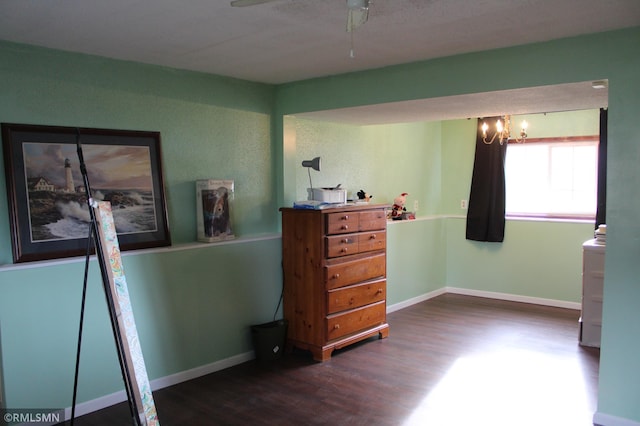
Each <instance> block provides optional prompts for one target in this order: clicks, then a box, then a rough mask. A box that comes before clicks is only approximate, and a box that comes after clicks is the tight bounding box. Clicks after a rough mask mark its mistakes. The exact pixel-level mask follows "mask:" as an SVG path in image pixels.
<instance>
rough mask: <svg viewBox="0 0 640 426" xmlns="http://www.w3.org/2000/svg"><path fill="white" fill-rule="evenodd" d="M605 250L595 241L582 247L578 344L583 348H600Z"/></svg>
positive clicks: (588, 242) (589, 241)
mask: <svg viewBox="0 0 640 426" xmlns="http://www.w3.org/2000/svg"><path fill="white" fill-rule="evenodd" d="M605 248H606V246H605V245H604V244H602V243H599V242H597V241H596V240H595V239H593V240H588V241H585V243H584V244H583V245H582V313H581V316H580V344H581V345H583V346H592V347H597V348H599V347H600V334H601V331H602V298H603V287H604V254H605Z"/></svg>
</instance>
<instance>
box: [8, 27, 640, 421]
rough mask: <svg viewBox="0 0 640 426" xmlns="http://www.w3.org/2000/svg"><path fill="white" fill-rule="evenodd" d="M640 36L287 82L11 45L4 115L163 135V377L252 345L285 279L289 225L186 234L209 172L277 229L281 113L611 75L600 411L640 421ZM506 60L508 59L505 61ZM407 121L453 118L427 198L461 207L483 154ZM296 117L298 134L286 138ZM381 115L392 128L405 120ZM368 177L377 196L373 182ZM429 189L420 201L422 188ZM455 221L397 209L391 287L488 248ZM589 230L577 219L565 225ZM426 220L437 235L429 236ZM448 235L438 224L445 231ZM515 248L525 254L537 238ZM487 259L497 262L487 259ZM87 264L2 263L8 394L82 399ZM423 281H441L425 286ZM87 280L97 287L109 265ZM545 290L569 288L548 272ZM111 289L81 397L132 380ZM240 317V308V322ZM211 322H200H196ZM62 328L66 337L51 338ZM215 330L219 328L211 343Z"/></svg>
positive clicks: (136, 284)
mask: <svg viewBox="0 0 640 426" xmlns="http://www.w3.org/2000/svg"><path fill="white" fill-rule="evenodd" d="M639 41H640V28H634V29H629V30H624V31H616V32H610V33H603V34H594V35H587V36H582V37H576V38H570V39H563V40H557V41H551V42H547V43H538V44H533V45H528V46H522V47H517V48H508V49H498V50H493V51H487V52H479V53H473V54H467V55H459V56H455V57H449V58H441V59H436V60H431V61H426V62H419V63H413V64H408V65H402V66H395V67H388V68H384V69H379V70H372V71H367V72H362V73H353V74H346V75H342V76H333V77H328V78H322V79H313V80H307V81H302V82H297V83H292V84H287V85H282V86H278V87H271V86H265V85H259V84H253V83H247V82H242V81H238V80H232V79H226V78H221V77H216V76H208V75H205V74H198V73H189V72H183V71H176V70H170V69H165V68H160V67H151V66H147V65H141V64H134V63H127V62H118V61H111V60H107V59H101V58H95V57H89V56H83V55H72V54H67V53H62V52H56V51H50V50H46V49H36V48H30V47H25V46H20V45H15V44H10V43H1V44H0V64H2V65H0V121H2V122H24V123H35V124H59V125H65V126H68V125H74V126H75V125H77V126H85V127H103V128H118V129H139V130H157V131H160V132H161V133H162V137H163V139H162V146H163V156H164V157H163V165H164V168H165V180H166V184H167V200H168V205H169V221H170V225H171V229H172V236H173V237H174V243H177V244H178V245H181V244H183V245H184V250H179V251H166V252H165V251H162V250H160V251H155V252H151V253H137V254H131V255H128V256H126V257H125V269H126V271H127V276H128V281H129V286H130V291H131V293H132V299H133V303H134V310H135V311H136V319H137V322H138V327H139V331H140V338H141V341H142V345H143V351H144V352H145V358H146V360H147V364H148V367H149V372H150V376H151V378H152V379H153V378H156V377H163V376H165V375H167V374H171V373H172V372H178V371H184V370H185V369H188V368H191V367H193V366H198V365H204V364H207V363H209V362H215V361H217V360H219V359H222V358H225V357H228V356H230V355H231V354H239V353H243V352H245V351H247V350H249V347H250V345H249V335H248V325H249V324H251V323H253V322H256V321H266V320H268V319H270V317H271V315H272V310H273V309H274V307H275V304H276V302H277V298H278V295H279V289H280V283H281V272H280V268H279V257H280V254H279V252H280V250H279V246H280V243H279V239H277V238H273V239H266V240H260V241H251V240H247V241H246V242H244V243H237V244H227V245H219V246H205V247H200V246H198V247H199V248H192V247H191V246H188V245H187V244H188V243H189V242H191V241H193V239H194V234H195V219H194V216H195V215H194V209H195V206H194V202H193V196H192V194H193V180H195V179H198V178H203V177H227V178H230V177H231V178H234V179H235V180H236V188H237V189H236V209H235V214H236V215H238V217H236V219H237V220H236V222H237V225H236V229H237V230H238V233H239V235H240V236H252V235H260V234H269V233H271V232H274V231H276V230H277V229H278V221H279V217H278V213H277V207H278V206H280V205H283V204H288V202H286V203H285V201H292V200H294V199H296V198H297V197H298V195H297V191H298V189H297V185H298V183H297V180H298V178H297V173H298V170H297V169H296V168H299V167H300V166H299V160H300V159H299V158H297V150H296V145H297V141H296V140H295V135H296V133H297V131H296V129H295V122H294V123H289V122H288V120H287V118H286V117H285V116H287V115H289V114H296V113H299V112H308V111H316V110H323V109H333V108H339V107H342V106H346V107H348V106H354V105H365V104H372V103H381V102H391V101H398V100H407V99H419V98H427V97H436V96H447V95H456V94H465V93H477V92H484V91H492V90H502V89H512V88H519V87H530V86H537V85H547V84H558V83H568V82H575V81H585V80H595V79H603V78H608V79H609V82H610V88H609V106H610V108H609V120H610V121H609V124H610V127H609V142H610V149H609V166H610V167H609V176H608V178H609V193H608V201H609V205H608V212H607V213H608V226H609V236H608V247H607V260H606V268H607V273H606V277H605V306H604V327H603V347H602V356H601V368H600V396H599V411H600V412H602V413H604V414H609V415H613V416H619V417H622V418H627V419H632V420H635V421H640V407H639V406H637V404H636V402H637V398H638V395H640V390H639V388H638V383H640V367H639V366H638V364H637V362H636V358H637V356H636V355H637V353H638V352H640V339H638V338H637V333H638V331H637V330H640V313H639V311H638V309H637V303H638V300H640V285H638V277H639V276H640V263H638V262H637V259H638V258H640V225H639V224H638V222H637V218H636V216H637V211H638V210H639V208H640V198H638V197H637V188H638V187H640V168H638V167H637V165H638V162H639V160H640V143H639V142H640V141H639V138H638V136H637V130H636V127H637V126H636V121H637V117H638V116H640V100H638V98H637V96H635V93H636V92H637V87H638V86H639V85H640V58H639V57H638V55H637V46H638V45H639V43H638V42H639ZM496 63H499V64H501V66H500V67H495V66H494V64H496ZM374 130H375V129H374ZM404 130H407V131H408V132H409V133H411V134H413V133H414V132H418V133H420V132H424V134H425V135H429V137H432V136H434V135H436V134H438V133H440V138H441V144H440V146H434V147H428V148H426V149H427V151H425V153H429V154H433V153H436V152H438V151H439V152H440V155H441V162H440V163H439V164H438V162H437V161H435V160H434V161H433V162H432V163H431V162H430V164H431V165H439V166H440V167H441V173H440V176H439V179H440V180H441V186H440V188H441V191H442V193H441V195H440V196H439V197H435V196H434V197H433V199H431V198H429V197H430V194H431V193H430V192H429V189H427V188H417V189H416V191H417V193H420V194H424V197H425V199H426V200H427V201H426V203H425V204H426V206H425V207H424V210H423V209H421V212H422V211H424V213H425V214H426V213H427V212H431V211H432V210H429V209H434V210H433V212H434V213H436V214H454V215H455V214H459V213H460V209H459V200H460V197H461V194H465V192H466V193H468V186H467V187H466V188H465V186H466V185H468V184H464V183H461V182H460V180H458V178H457V176H456V173H464V171H465V170H468V164H469V158H471V160H472V158H473V157H472V155H471V157H470V156H469V155H470V154H469V151H468V150H466V148H465V147H464V146H463V145H462V140H463V139H462V136H463V135H464V134H467V133H468V132H469V129H467V128H457V125H456V124H454V123H452V124H450V123H447V122H444V123H441V124H440V127H439V128H437V126H436V127H432V125H428V126H426V127H425V128H424V129H423V130H416V129H415V128H414V127H413V125H410V126H408V127H407V129H399V130H397V131H398V132H399V133H402V132H403V131H404ZM290 131H292V132H293V134H294V139H293V143H291V142H290V141H288V140H285V143H283V142H282V141H283V138H284V136H285V135H286V134H288V132H290ZM379 131H382V133H384V132H387V131H389V132H390V135H393V134H394V133H395V131H396V130H395V129H392V130H388V129H386V128H384V129H379ZM353 132H354V134H356V133H357V132H356V131H353ZM374 133H376V134H377V133H378V132H374ZM446 134H451V135H453V134H455V135H456V136H455V139H456V140H457V142H456V143H455V144H451V145H450V144H448V143H446V142H448V141H449V140H450V139H449V138H447V137H446V136H445V135H446ZM358 137H359V138H361V140H367V139H366V138H365V137H364V136H358ZM458 137H460V138H458ZM369 138H370V139H376V138H373V136H371V135H370V136H369ZM389 140H390V139H389ZM456 153H460V154H461V155H460V157H459V158H458V157H455V158H456V160H455V161H454V162H453V163H454V164H449V163H448V162H447V159H448V158H449V157H450V156H452V155H453V154H456ZM335 158H336V159H337V158H338V157H335ZM430 160H431V159H430ZM465 164H466V165H465ZM393 166H394V167H397V165H393ZM384 169H385V170H386V169H387V168H386V165H385V167H384ZM407 170H408V171H409V174H410V175H412V176H414V174H415V173H416V171H415V170H412V169H411V168H410V167H407ZM350 173H354V172H350ZM421 173H423V171H420V172H419V175H420V176H422V174H421ZM339 177H342V176H339ZM427 177H430V178H433V179H432V180H431V182H434V179H438V177H437V176H434V175H431V174H427ZM326 178H327V179H326V181H327V182H328V183H329V184H333V183H341V182H335V180H337V179H335V178H334V177H332V176H326ZM344 178H345V180H346V179H347V178H349V180H350V181H351V180H352V181H353V182H354V183H353V184H354V185H356V183H355V182H358V183H360V182H367V181H365V180H364V179H362V180H358V179H356V178H355V175H353V174H345V175H344ZM0 179H2V182H0V184H1V185H4V183H3V182H4V173H0ZM305 179H306V177H305ZM323 179H324V177H323ZM318 182H320V181H318ZM342 183H346V182H342ZM387 183H388V181H387V180H383V181H382V183H380V188H384V189H382V190H381V191H380V194H378V196H380V197H382V196H383V195H386V194H394V193H395V192H396V191H397V190H396V188H395V187H386V186H385V184H387ZM360 184H361V183H360ZM410 184H411V183H410ZM376 186H377V185H376ZM303 188H304V187H303ZM372 188H373V187H372ZM387 188H388V189H387ZM365 189H367V190H369V188H365ZM371 192H372V193H373V194H374V197H375V196H376V195H377V194H376V193H375V190H373V189H372V190H371ZM450 192H451V194H450ZM376 201H377V200H376ZM380 201H382V200H381V199H380ZM429 201H433V202H432V203H430V202H429ZM420 203H421V206H422V205H423V203H422V200H420ZM0 205H6V195H5V194H4V193H3V192H1V191H0ZM456 220H459V219H455V218H453V219H448V220H447V221H446V222H441V221H440V222H439V221H437V220H429V219H423V220H418V221H415V222H413V223H409V224H404V223H403V224H392V225H390V227H389V240H390V255H389V262H390V263H392V264H393V265H399V266H406V267H405V268H401V267H399V268H398V269H397V270H390V271H389V280H390V282H392V281H393V282H397V283H399V284H397V285H396V286H395V287H394V290H393V291H394V293H390V303H398V302H400V301H402V300H406V298H411V297H413V296H414V295H415V294H416V293H420V292H424V291H429V290H430V289H435V288H439V286H441V284H440V283H441V282H442V280H443V279H449V275H450V274H449V273H450V270H449V269H450V268H451V269H453V268H454V267H455V265H454V264H452V262H453V259H452V256H457V255H458V254H459V253H466V254H465V255H466V256H475V255H479V256H486V253H481V254H478V253H476V252H480V251H487V249H485V248H479V247H475V246H471V247H469V246H465V247H460V248H459V249H457V250H456V253H450V251H449V249H447V250H448V251H447V252H446V253H444V254H443V250H444V249H443V245H442V243H443V242H444V243H445V244H444V247H449V245H450V244H453V243H452V242H450V241H449V237H450V236H455V235H456V232H459V231H460V230H461V229H462V228H461V227H460V226H459V224H458V223H457V222H456ZM509 226H510V228H511V226H512V224H510V225H509ZM513 229H514V230H515V231H514V232H515V233H516V235H521V236H522V238H524V239H530V238H531V236H532V235H533V234H535V233H536V229H535V228H534V227H533V224H524V223H522V224H521V223H518V224H513ZM414 231H415V232H414ZM581 232H582V231H581V230H578V229H576V230H574V229H568V228H567V229H565V228H564V227H563V228H562V230H561V231H560V233H559V236H561V235H565V236H575V235H579V234H580V233H581ZM416 235H417V236H420V237H422V236H426V238H424V239H416V238H415V236H416ZM434 235H438V236H439V237H438V238H437V239H433V236H434ZM563 238H564V237H563ZM567 238H568V237H567ZM9 240H10V236H9V225H8V217H7V213H6V210H5V209H0V264H7V263H9V262H10V259H11V256H10V254H9V253H8V247H9V245H8V242H9ZM575 240H576V241H578V240H579V238H578V237H575ZM409 241H411V242H409ZM456 241H457V242H459V238H456ZM563 241H564V239H563ZM454 242H455V241H454ZM543 245H544V244H543ZM572 246H573V244H572ZM544 247H545V249H548V247H549V246H548V245H544ZM453 248H454V246H453V245H451V250H453ZM517 249H518V250H521V252H522V253H529V252H528V251H527V250H528V249H527V248H525V247H522V246H520V247H517ZM563 249H564V251H566V250H567V249H568V248H564V247H563ZM421 254H424V255H425V257H427V258H432V259H434V262H433V263H437V262H446V265H447V266H446V270H445V271H444V272H443V269H442V267H441V268H437V267H434V268H432V267H431V266H433V263H430V264H427V265H425V266H422V265H421V267H420V268H417V267H415V265H416V264H418V263H419V262H420V259H421ZM485 259H487V261H489V260H488V259H489V257H485ZM491 259H492V260H493V259H494V257H491ZM545 261H548V260H545ZM574 261H575V259H574ZM230 265H233V266H232V267H230ZM257 273H259V274H260V276H259V277H258V276H257ZM92 276H93V277H95V276H96V274H93V275H92ZM460 279H461V280H463V279H465V278H464V277H461V278H460ZM505 279H508V278H505ZM80 280H81V267H80V264H79V263H76V262H71V263H65V262H53V263H51V264H45V265H40V266H38V267H36V266H35V265H32V266H28V267H25V268H22V267H10V266H9V267H7V266H5V267H2V268H0V336H1V337H2V342H1V344H2V356H1V357H0V358H1V359H2V362H3V364H4V365H3V367H4V373H5V374H4V378H3V379H4V384H5V386H6V402H7V405H9V406H21V407H26V406H39V405H42V404H44V402H45V401H46V402H47V404H46V405H47V406H68V404H69V403H70V396H65V395H63V394H60V392H61V388H64V385H63V383H64V382H65V380H69V382H68V383H69V389H70V388H71V380H72V377H71V374H69V372H70V369H71V368H72V362H73V361H72V358H73V356H72V352H73V347H72V346H74V345H73V343H74V340H75V333H76V324H75V322H76V318H77V312H78V305H79V297H80V296H79V286H80ZM422 280H428V281H429V282H428V283H426V285H425V284H424V283H423V282H422ZM74 283H77V284H74ZM47 284H49V285H47ZM546 285H550V286H552V284H551V283H549V284H546ZM74 286H75V287H74ZM90 287H92V288H94V290H92V291H94V292H95V291H96V290H95V287H97V284H96V283H95V278H93V281H92V283H90ZM547 290H548V291H555V290H553V289H552V288H550V287H549V288H548V289H547ZM390 291H391V290H390ZM101 300H102V299H101V296H100V294H99V292H97V293H93V294H92V295H91V296H90V299H89V303H91V304H92V306H95V307H96V308H95V309H96V311H95V312H94V313H92V314H91V315H92V318H91V319H90V320H88V321H89V323H90V325H89V326H88V327H89V329H90V332H89V334H88V336H87V340H88V341H90V342H91V344H92V345H95V347H96V348H98V349H96V350H92V349H86V350H85V352H84V354H83V356H84V357H83V362H84V363H85V364H83V372H82V374H81V377H82V380H83V382H82V383H81V395H80V399H81V400H89V399H92V398H95V397H97V396H101V395H105V394H108V393H111V392H114V391H116V390H118V389H120V388H121V386H120V380H119V379H118V377H119V373H118V372H117V367H116V365H115V357H114V355H113V352H111V351H110V348H109V345H110V344H111V343H110V342H111V341H112V340H111V337H110V332H109V331H108V330H107V328H108V326H107V325H106V321H105V320H104V317H103V318H101V315H104V314H101V313H100V307H99V305H100V303H101ZM225 301H230V303H227V304H225V303H224V302H225ZM102 303H103V302H102ZM157 306H163V310H159V309H155V308H156V307H157ZM209 306H211V308H212V309H211V310H209V309H208V308H209ZM245 306H246V309H244V307H245ZM254 307H255V308H257V310H254ZM229 316H230V318H231V320H228V321H227V319H228V318H229ZM222 321H225V324H226V325H227V328H226V330H227V332H224V331H223V332H222V334H219V335H215V336H210V335H213V334H215V333H216V332H219V331H220V329H219V328H218V326H217V325H216V324H219V323H220V322H222ZM203 324H207V325H206V326H205V325H203ZM200 327H204V328H203V329H202V330H198V328H200ZM209 327H210V328H209ZM53 333H59V334H60V336H59V337H58V336H57V335H55V336H56V337H58V338H57V339H54V338H52V337H51V336H52V335H54V334H53ZM634 333H635V334H636V336H634ZM203 336H204V337H203ZM207 337H211V339H214V340H209V341H207V340H206V338H207ZM42 343H44V345H43V344H42ZM70 343H71V344H70ZM49 345H52V347H51V346H49ZM101 345H103V346H101ZM43 346H44V347H43ZM89 347H91V346H89ZM165 347H171V349H172V353H169V354H168V353H166V351H162V349H164V348H165ZM176 347H178V348H179V349H180V350H176ZM184 348H187V349H186V350H185V349H184ZM57 351H60V352H59V353H58V352H57ZM54 352H55V353H54ZM32 370H33V371H35V373H34V372H32ZM38 373H42V374H38ZM43 374H44V375H43ZM69 392H70V391H69ZM56 395H58V396H56Z"/></svg>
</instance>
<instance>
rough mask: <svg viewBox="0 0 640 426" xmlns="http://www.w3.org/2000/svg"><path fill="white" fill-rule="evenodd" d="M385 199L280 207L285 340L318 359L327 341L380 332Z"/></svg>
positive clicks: (325, 354)
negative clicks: (380, 201)
mask: <svg viewBox="0 0 640 426" xmlns="http://www.w3.org/2000/svg"><path fill="white" fill-rule="evenodd" d="M385 207H386V206H385V205H359V206H348V207H339V208H329V209H324V210H304V209H293V208H282V209H280V211H281V212H282V264H283V275H284V301H283V308H284V317H285V318H286V319H287V320H288V322H289V327H288V331H287V346H288V347H289V348H292V347H294V346H295V347H298V348H300V349H305V350H309V351H311V353H312V355H313V358H314V359H315V360H317V361H325V360H327V359H329V358H330V357H331V353H332V352H333V350H334V349H340V348H342V347H344V346H347V345H349V344H351V343H355V342H358V341H360V340H363V339H366V338H368V337H371V336H375V335H379V337H380V338H384V337H387V336H388V334H389V325H388V324H387V320H386V318H387V315H386V312H387V303H386V296H387V280H386V272H387V262H386V261H387V254H386V246H387V243H386V237H387V235H386V227H387V218H386V213H385Z"/></svg>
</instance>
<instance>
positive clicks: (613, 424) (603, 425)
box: [593, 411, 640, 426]
mask: <svg viewBox="0 0 640 426" xmlns="http://www.w3.org/2000/svg"><path fill="white" fill-rule="evenodd" d="M593 424H594V425H598V426H640V422H636V421H634V420H629V419H625V418H623V417H616V416H612V415H610V414H604V413H601V412H599V411H596V413H595V414H594V415H593Z"/></svg>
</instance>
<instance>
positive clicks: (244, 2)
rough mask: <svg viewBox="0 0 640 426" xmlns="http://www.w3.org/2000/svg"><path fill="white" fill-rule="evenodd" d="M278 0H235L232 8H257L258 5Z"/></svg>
mask: <svg viewBox="0 0 640 426" xmlns="http://www.w3.org/2000/svg"><path fill="white" fill-rule="evenodd" d="M272 1H277V0H233V1H232V2H231V6H233V7H246V6H255V5H257V4H262V3H269V2H272Z"/></svg>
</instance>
